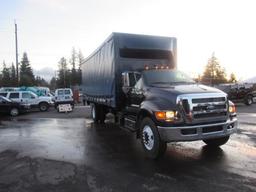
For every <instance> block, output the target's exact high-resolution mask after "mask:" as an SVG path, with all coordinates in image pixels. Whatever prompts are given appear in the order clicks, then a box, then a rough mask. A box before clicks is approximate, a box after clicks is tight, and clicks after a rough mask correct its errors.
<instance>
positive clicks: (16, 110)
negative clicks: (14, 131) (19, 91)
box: [0, 96, 30, 116]
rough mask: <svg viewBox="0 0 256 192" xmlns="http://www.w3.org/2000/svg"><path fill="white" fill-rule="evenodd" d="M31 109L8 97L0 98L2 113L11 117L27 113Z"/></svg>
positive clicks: (0, 110) (0, 111)
mask: <svg viewBox="0 0 256 192" xmlns="http://www.w3.org/2000/svg"><path fill="white" fill-rule="evenodd" d="M29 109H30V105H28V104H20V103H17V102H14V101H11V100H10V99H7V98H6V97H3V96H0V113H7V114H9V115H11V116H17V115H19V114H20V113H23V112H26V111H28V110H29Z"/></svg>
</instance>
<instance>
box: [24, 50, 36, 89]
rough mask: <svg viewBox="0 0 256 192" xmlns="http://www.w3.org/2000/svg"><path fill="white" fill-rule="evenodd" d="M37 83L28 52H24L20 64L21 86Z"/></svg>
mask: <svg viewBox="0 0 256 192" xmlns="http://www.w3.org/2000/svg"><path fill="white" fill-rule="evenodd" d="M34 84H35V76H34V74H33V71H32V68H31V66H30V63H29V60H28V56H27V53H26V52H25V53H24V54H23V58H22V60H21V65H20V86H33V85H34Z"/></svg>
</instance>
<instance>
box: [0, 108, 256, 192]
mask: <svg viewBox="0 0 256 192" xmlns="http://www.w3.org/2000/svg"><path fill="white" fill-rule="evenodd" d="M86 110H88V109H86ZM242 114H245V113H241V114H240V116H241V119H243V118H244V117H242V116H243V115H242ZM64 115H65V114H64ZM253 115H254V114H253V113H251V114H247V115H244V116H245V117H246V118H247V119H246V120H243V121H242V123H240V129H239V130H238V133H237V134H235V135H233V136H232V137H231V140H230V141H229V142H228V143H227V144H226V145H224V146H222V147H221V148H218V149H215V150H213V149H210V148H208V147H206V146H205V145H204V144H203V142H199V141H198V142H187V143H172V144H168V149H167V152H166V154H165V155H164V157H163V158H161V159H159V160H157V161H153V160H150V159H147V158H146V157H145V156H144V154H143V151H142V147H141V144H140V141H139V140H137V139H136V138H135V135H133V134H131V133H129V132H126V131H124V130H121V129H119V128H118V127H117V126H116V125H114V124H113V123H112V122H107V123H106V124H105V125H95V124H93V123H92V121H91V119H89V118H71V119H68V118H66V119H65V118H26V117H27V116H26V115H25V116H23V118H22V116H21V117H19V118H16V119H4V120H0V191H1V192H5V191H10V192H12V191H18V192H23V191H24V192H25V191H26V192H27V191H28V192H30V191H31V192H32V191H37V192H41V191H50V192H51V191H58V192H59V191H63V192H64V191H72V192H75V191H107V192H108V191H117V192H120V191H184V192H186V191H197V192H198V191H256V125H255V124H253V123H255V122H254V118H253V117H254V116H253ZM249 120H252V121H249ZM243 122H245V123H243ZM246 122H249V123H246Z"/></svg>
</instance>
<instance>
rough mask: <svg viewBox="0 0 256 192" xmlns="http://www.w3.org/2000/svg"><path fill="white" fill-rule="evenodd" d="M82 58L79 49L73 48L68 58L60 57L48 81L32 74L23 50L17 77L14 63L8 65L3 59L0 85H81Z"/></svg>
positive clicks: (59, 86) (51, 87) (61, 86)
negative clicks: (53, 74)
mask: <svg viewBox="0 0 256 192" xmlns="http://www.w3.org/2000/svg"><path fill="white" fill-rule="evenodd" d="M83 60H84V56H83V54H82V52H81V50H79V51H76V50H75V48H73V49H72V51H71V57H70V58H69V59H66V58H65V57H62V58H61V59H60V61H59V62H58V70H57V71H56V72H57V73H56V74H55V76H54V77H52V79H51V80H50V82H47V81H46V80H45V79H44V78H42V77H40V76H35V75H34V73H33V69H32V67H31V65H30V62H29V59H28V55H27V53H26V52H25V53H24V54H23V57H22V59H21V62H20V66H19V72H18V73H19V78H18V77H17V72H16V67H15V65H14V64H13V63H12V64H11V66H9V67H8V66H7V64H6V63H5V61H3V64H2V70H1V71H0V87H19V86H42V87H49V88H50V89H56V88H63V87H72V86H76V85H81V81H82V80H81V79H82V71H81V64H82V62H83Z"/></svg>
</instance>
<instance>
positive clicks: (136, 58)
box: [82, 33, 237, 159]
mask: <svg viewBox="0 0 256 192" xmlns="http://www.w3.org/2000/svg"><path fill="white" fill-rule="evenodd" d="M176 58H177V40H176V38H172V37H160V36H149V35H136V34H125V33H112V34H111V35H110V36H109V37H108V38H107V39H106V40H105V41H104V42H103V44H102V45H101V46H100V47H99V48H98V49H96V50H95V52H94V53H92V54H91V55H90V56H89V57H88V58H87V59H86V60H85V61H84V62H83V64H82V89H83V95H84V99H85V100H86V102H87V103H88V104H90V105H91V113H92V118H93V121H94V123H104V121H105V118H106V114H107V113H112V114H114V115H115V121H116V123H118V124H119V126H120V127H121V128H124V129H127V130H129V131H131V132H134V133H135V134H137V138H139V139H141V143H142V146H143V149H144V151H145V153H146V155H147V156H148V157H150V158H152V159H156V158H158V157H160V156H161V155H163V154H164V152H165V150H166V147H167V143H168V142H174V141H175V142H177V141H195V140H202V141H204V142H205V143H206V144H207V145H209V146H212V147H218V146H220V145H223V144H225V143H226V142H227V141H228V140H229V137H230V135H231V134H232V133H234V132H235V131H236V129H237V118H236V109H235V106H234V104H233V103H232V102H231V101H229V100H228V99H227V94H226V93H224V92H222V91H220V90H218V89H216V88H212V87H207V86H204V85H201V84H197V83H196V82H194V81H193V80H192V79H191V78H189V77H188V76H187V75H185V74H184V73H183V72H181V71H179V70H177V59H176Z"/></svg>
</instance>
